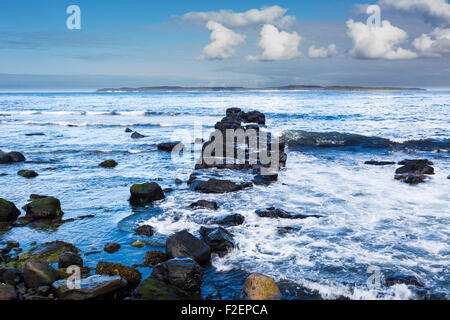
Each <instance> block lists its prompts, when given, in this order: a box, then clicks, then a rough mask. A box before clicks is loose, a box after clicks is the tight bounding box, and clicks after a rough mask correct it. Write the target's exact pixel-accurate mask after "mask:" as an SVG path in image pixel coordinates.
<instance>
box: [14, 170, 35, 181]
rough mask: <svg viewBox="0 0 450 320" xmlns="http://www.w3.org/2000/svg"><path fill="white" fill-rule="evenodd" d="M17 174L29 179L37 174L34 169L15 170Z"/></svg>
mask: <svg viewBox="0 0 450 320" xmlns="http://www.w3.org/2000/svg"><path fill="white" fill-rule="evenodd" d="M17 174H18V175H19V176H21V177H24V178H27V179H30V178H35V177H37V176H38V175H39V174H38V173H37V172H36V171H34V170H20V171H18V172H17Z"/></svg>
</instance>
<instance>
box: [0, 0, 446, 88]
mask: <svg viewBox="0 0 450 320" xmlns="http://www.w3.org/2000/svg"><path fill="white" fill-rule="evenodd" d="M393 1H394V0H380V1H368V2H364V1H363V2H362V1H346V0H342V1H339V0H338V1H324V0H319V1H317V0H316V1H299V0H295V1H294V0H292V1H290V0H286V1H270V2H265V1H242V0H241V1H234V0H233V1H195V0H193V1H143V0H141V1H139V0H128V1H122V0H115V1H106V0H83V1H75V0H72V1H62V0H41V1H33V0H26V1H25V0H17V1H14V2H12V1H8V2H5V3H2V6H1V9H0V90H2V91H9V90H10V91H16V90H18V91H20V90H93V89H97V88H101V87H121V86H129V87H138V86H157V85H184V86H191V85H192V86H200V85H206V86H247V87H262V86H278V85H287V84H318V85H337V84H340V85H366V86H408V87H437V88H438V87H450V72H449V71H450V67H449V66H450V63H449V62H450V59H449V57H450V45H449V43H450V29H449V27H450V6H449V5H448V1H446V0H421V1H419V5H417V6H415V7H411V6H410V5H408V4H407V3H401V5H398V3H394V2H393ZM416 2H417V1H416ZM420 2H423V3H420ZM73 4H75V5H78V6H79V7H80V9H81V30H68V29H67V27H66V19H67V18H68V16H69V15H68V14H67V13H66V8H67V7H68V6H69V5H73ZM368 4H369V5H373V4H377V5H379V7H380V9H381V17H382V20H386V21H387V24H384V22H383V25H382V26H380V27H379V29H378V31H373V30H371V29H368V28H366V20H367V18H368V15H367V13H366V12H365V9H366V7H367V5H368ZM436 6H438V9H440V10H437V11H438V14H436V13H435V12H436V10H433V9H435V8H436ZM439 6H440V7H439ZM252 9H253V10H254V11H253V12H249V10H252ZM221 10H228V11H227V12H224V11H221ZM271 12H272V13H274V15H271ZM447 13H448V14H447ZM242 19H243V20H242ZM350 19H352V21H353V23H350V24H349V20H350ZM207 24H208V25H207ZM211 37H213V39H211ZM214 37H216V38H214ZM214 39H215V40H214ZM311 47H313V49H314V50H312V51H311Z"/></svg>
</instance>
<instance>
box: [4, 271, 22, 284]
mask: <svg viewBox="0 0 450 320" xmlns="http://www.w3.org/2000/svg"><path fill="white" fill-rule="evenodd" d="M22 281H23V273H22V272H20V270H19V269H16V268H2V269H0V282H1V283H5V284H9V285H12V286H17V285H18V284H19V283H21V282H22Z"/></svg>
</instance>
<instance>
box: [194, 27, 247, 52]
mask: <svg viewBox="0 0 450 320" xmlns="http://www.w3.org/2000/svg"><path fill="white" fill-rule="evenodd" d="M206 28H207V29H209V30H211V43H209V44H208V45H207V46H206V47H205V48H204V49H203V55H202V58H203V59H207V60H224V59H228V58H231V57H232V56H234V54H235V50H234V47H235V46H237V45H239V44H241V43H243V42H244V41H245V36H243V35H240V34H238V33H236V32H234V31H233V30H230V29H228V28H226V27H224V26H223V25H221V24H220V23H217V22H215V21H209V22H208V23H207V24H206Z"/></svg>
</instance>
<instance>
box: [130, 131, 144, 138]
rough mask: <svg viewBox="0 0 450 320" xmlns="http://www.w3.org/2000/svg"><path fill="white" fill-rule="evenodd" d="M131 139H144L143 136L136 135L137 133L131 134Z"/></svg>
mask: <svg viewBox="0 0 450 320" xmlns="http://www.w3.org/2000/svg"><path fill="white" fill-rule="evenodd" d="M131 138H133V139H142V138H145V136H144V135H142V134H140V133H138V132H133V134H132V135H131Z"/></svg>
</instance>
